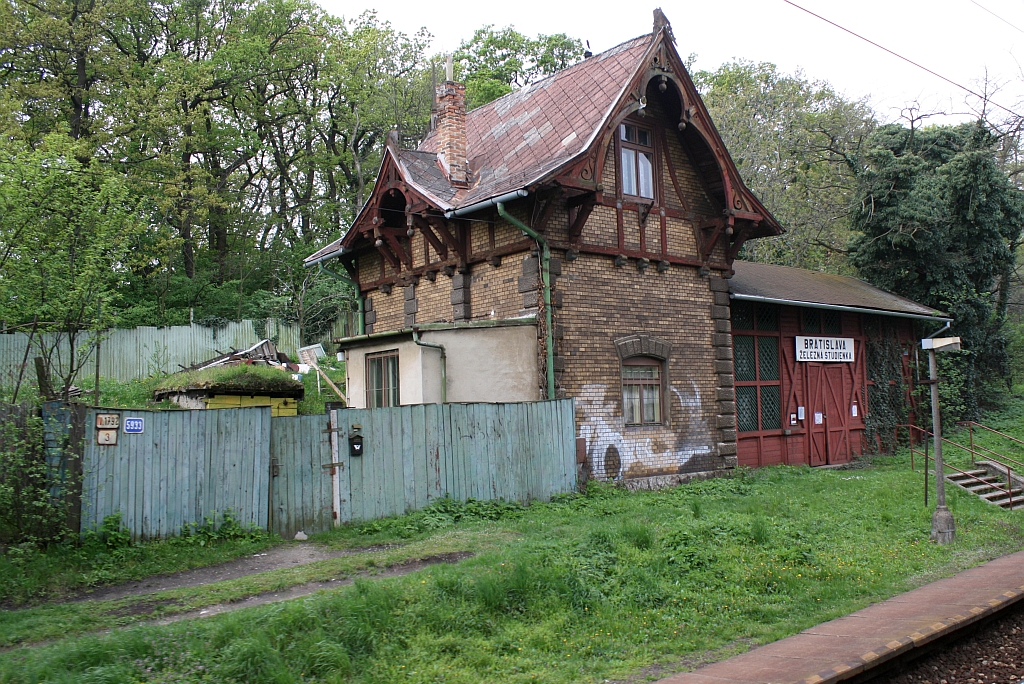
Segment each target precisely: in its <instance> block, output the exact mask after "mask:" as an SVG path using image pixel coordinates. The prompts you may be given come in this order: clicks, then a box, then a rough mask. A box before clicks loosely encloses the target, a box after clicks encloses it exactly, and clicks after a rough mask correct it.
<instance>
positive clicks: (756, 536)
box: [750, 516, 771, 544]
mask: <svg viewBox="0 0 1024 684" xmlns="http://www.w3.org/2000/svg"><path fill="white" fill-rule="evenodd" d="M770 532H771V528H770V527H769V525H768V521H766V520H765V519H764V518H763V517H761V516H757V517H756V518H754V522H752V523H751V524H750V538H751V539H753V540H754V543H755V544H765V543H766V542H767V541H768V536H769V534H770Z"/></svg>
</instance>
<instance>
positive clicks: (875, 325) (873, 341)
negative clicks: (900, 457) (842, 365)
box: [864, 317, 910, 452]
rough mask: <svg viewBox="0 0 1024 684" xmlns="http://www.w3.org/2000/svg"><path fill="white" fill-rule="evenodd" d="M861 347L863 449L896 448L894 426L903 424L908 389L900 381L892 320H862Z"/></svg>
mask: <svg viewBox="0 0 1024 684" xmlns="http://www.w3.org/2000/svg"><path fill="white" fill-rule="evenodd" d="M864 331H865V333H866V335H867V342H866V344H865V346H864V351H865V355H866V358H867V366H868V367H867V372H868V380H869V381H870V382H871V383H874V384H873V385H872V384H869V385H868V387H867V388H866V391H867V394H868V397H867V406H868V414H867V416H865V418H864V423H865V428H866V429H865V435H864V436H865V439H866V445H865V446H866V448H867V449H868V450H869V451H870V450H871V446H874V447H876V448H878V449H880V450H881V451H883V452H888V451H891V450H892V449H893V448H894V447H895V446H896V440H897V435H896V427H897V426H898V425H902V424H904V423H906V422H907V414H908V412H909V409H910V406H909V404H910V401H909V394H908V389H909V388H908V387H907V385H906V383H905V382H904V380H903V348H902V347H900V343H899V336H898V334H897V331H896V326H895V325H894V324H893V322H892V321H889V320H886V319H884V318H878V317H865V321H864Z"/></svg>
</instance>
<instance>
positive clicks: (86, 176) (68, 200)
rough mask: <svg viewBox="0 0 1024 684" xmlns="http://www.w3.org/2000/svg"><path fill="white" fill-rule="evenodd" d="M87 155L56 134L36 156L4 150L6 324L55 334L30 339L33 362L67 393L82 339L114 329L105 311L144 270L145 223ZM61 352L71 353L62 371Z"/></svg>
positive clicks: (2, 285)
mask: <svg viewBox="0 0 1024 684" xmlns="http://www.w3.org/2000/svg"><path fill="white" fill-rule="evenodd" d="M84 153H87V149H86V148H85V147H84V146H83V145H82V144H80V143H76V142H75V141H73V140H71V139H69V138H68V137H67V136H66V135H63V134H62V133H57V132H54V133H49V134H47V135H46V136H44V137H43V138H42V139H41V140H40V141H39V142H38V144H37V145H36V146H34V147H33V146H29V145H27V144H25V143H24V142H22V141H20V140H17V139H11V138H9V137H6V136H5V137H4V138H3V139H2V140H0V255H2V256H0V318H2V319H4V320H8V321H17V322H19V323H24V322H32V321H37V322H38V328H39V330H40V331H41V332H48V333H50V335H48V336H47V337H46V338H43V337H41V336H36V337H35V338H34V341H35V347H36V353H37V354H39V355H41V356H43V357H44V359H46V361H47V364H48V366H49V370H50V372H51V374H55V375H56V376H57V378H58V379H59V380H60V382H61V384H60V385H58V387H57V389H60V388H61V387H63V388H65V390H66V388H67V387H69V386H70V385H71V384H72V382H73V381H74V380H75V378H76V377H77V375H78V372H79V370H80V367H81V364H82V361H83V359H84V356H85V355H86V354H88V353H89V352H91V349H92V343H91V342H89V343H88V344H83V341H82V334H83V331H84V330H87V329H92V330H99V329H101V328H103V327H104V326H105V324H106V323H108V322H109V321H110V320H111V316H110V313H109V309H108V312H107V314H106V315H105V316H104V315H102V314H101V308H102V305H103V304H106V305H107V306H110V305H111V304H112V303H113V302H114V301H115V298H116V295H115V292H116V290H117V288H118V286H119V284H120V283H121V282H122V280H123V278H124V277H125V276H126V275H127V274H128V273H130V272H131V269H132V268H133V267H135V266H137V265H138V264H139V255H138V254H137V252H136V250H137V247H138V245H139V243H140V241H142V240H143V239H144V236H145V232H146V220H147V216H146V213H147V212H146V211H145V210H144V209H143V203H142V202H141V201H140V199H139V198H138V197H136V196H133V193H132V192H131V189H130V187H129V184H128V183H127V182H126V180H125V179H124V178H123V177H122V176H120V175H119V174H117V173H115V172H113V171H111V170H109V169H94V168H92V167H90V165H89V164H88V163H85V162H83V161H82V159H81V157H82V155H83V154H84ZM61 344H67V345H68V346H69V347H70V349H71V350H72V352H73V353H72V354H70V355H65V356H63V358H62V359H61V360H60V362H58V359H57V357H56V356H55V355H54V351H55V349H56V348H57V347H58V346H59V345H61ZM83 347H84V348H83Z"/></svg>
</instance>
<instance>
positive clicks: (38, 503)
mask: <svg viewBox="0 0 1024 684" xmlns="http://www.w3.org/2000/svg"><path fill="white" fill-rule="evenodd" d="M2 408H3V409H4V420H3V423H2V424H0V544H4V545H7V544H10V545H18V544H25V543H29V544H35V545H37V546H41V547H42V546H45V545H47V544H50V543H52V542H55V541H58V540H60V539H62V538H63V537H65V536H66V534H67V526H66V520H67V511H66V508H65V505H64V502H63V501H62V500H61V499H59V498H55V497H53V496H51V485H52V484H53V483H54V476H55V473H53V472H51V467H50V466H49V465H48V464H47V459H46V452H45V450H44V446H43V419H42V417H41V415H40V414H39V412H38V409H37V408H36V407H34V406H31V405H26V406H9V405H4V406H3V407H2Z"/></svg>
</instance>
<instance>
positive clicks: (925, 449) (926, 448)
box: [924, 438, 928, 508]
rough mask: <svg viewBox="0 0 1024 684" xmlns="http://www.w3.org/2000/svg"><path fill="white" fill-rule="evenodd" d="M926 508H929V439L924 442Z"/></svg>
mask: <svg viewBox="0 0 1024 684" xmlns="http://www.w3.org/2000/svg"><path fill="white" fill-rule="evenodd" d="M924 507H925V508H928V439H927V438H925V440H924Z"/></svg>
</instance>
